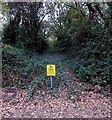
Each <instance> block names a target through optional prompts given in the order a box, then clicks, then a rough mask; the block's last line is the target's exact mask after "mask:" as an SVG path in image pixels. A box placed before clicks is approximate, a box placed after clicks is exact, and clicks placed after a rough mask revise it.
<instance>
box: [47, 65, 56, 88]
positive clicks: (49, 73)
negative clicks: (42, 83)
mask: <svg viewBox="0 0 112 120" xmlns="http://www.w3.org/2000/svg"><path fill="white" fill-rule="evenodd" d="M47 76H49V77H50V87H51V89H52V88H53V76H56V67H55V65H47Z"/></svg>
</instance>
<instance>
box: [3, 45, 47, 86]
mask: <svg viewBox="0 0 112 120" xmlns="http://www.w3.org/2000/svg"><path fill="white" fill-rule="evenodd" d="M2 57H3V84H2V85H3V87H6V86H9V85H11V84H12V85H16V86H17V85H18V87H20V86H21V85H23V86H24V87H25V86H27V87H28V85H27V84H28V83H29V84H30V83H31V81H32V80H33V79H34V78H33V77H34V76H35V74H36V75H39V74H40V73H41V72H43V70H44V69H45V66H43V64H41V63H40V62H39V61H37V60H36V59H35V58H33V54H32V52H29V51H24V50H22V49H18V48H15V47H12V46H10V45H7V44H3V49H2ZM37 57H38V56H37ZM25 83H26V84H25Z"/></svg>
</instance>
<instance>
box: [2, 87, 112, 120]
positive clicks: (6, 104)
mask: <svg viewBox="0 0 112 120" xmlns="http://www.w3.org/2000/svg"><path fill="white" fill-rule="evenodd" d="M38 92H39V91H38ZM0 93H1V94H2V99H1V101H0V102H1V105H2V106H1V107H2V116H1V117H3V118H107V119H109V118H110V117H111V114H110V112H111V98H106V97H104V96H103V95H101V94H99V93H93V92H90V91H88V92H87V91H82V93H81V94H80V96H78V95H72V96H71V100H67V99H66V98H67V89H64V90H62V91H59V92H57V93H55V95H57V96H58V97H59V98H58V99H55V98H54V97H53V96H50V95H49V94H46V92H43V93H42V94H44V95H45V96H47V98H44V99H42V100H40V97H39V96H36V95H35V96H34V100H33V101H31V100H29V99H28V94H27V93H26V92H24V91H21V90H17V89H15V88H10V89H1V91H0Z"/></svg>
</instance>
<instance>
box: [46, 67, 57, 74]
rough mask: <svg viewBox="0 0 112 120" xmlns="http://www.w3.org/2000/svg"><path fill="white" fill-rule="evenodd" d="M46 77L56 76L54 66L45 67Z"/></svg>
mask: <svg viewBox="0 0 112 120" xmlns="http://www.w3.org/2000/svg"><path fill="white" fill-rule="evenodd" d="M47 76H56V67H55V65H47Z"/></svg>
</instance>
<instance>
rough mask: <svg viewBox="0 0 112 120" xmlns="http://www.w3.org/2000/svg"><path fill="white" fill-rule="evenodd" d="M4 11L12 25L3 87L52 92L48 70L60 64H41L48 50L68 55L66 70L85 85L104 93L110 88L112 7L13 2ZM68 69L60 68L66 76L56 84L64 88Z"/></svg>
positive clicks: (7, 34) (5, 49)
mask: <svg viewBox="0 0 112 120" xmlns="http://www.w3.org/2000/svg"><path fill="white" fill-rule="evenodd" d="M1 5H2V14H3V15H4V16H5V19H6V21H7V22H6V24H4V28H3V37H2V41H3V87H6V86H17V87H21V88H28V87H32V84H33V85H34V87H35V85H36V87H39V88H43V89H44V88H46V89H47V87H46V86H49V80H48V79H47V77H46V65H47V64H56V66H59V65H58V64H60V62H59V63H58V62H56V63H55V62H53V63H52V62H51V61H47V60H46V59H45V58H43V60H42V59H39V57H40V54H42V53H44V52H46V51H47V50H48V51H47V52H48V53H50V54H51V52H52V54H53V53H54V52H60V53H61V54H65V55H66V57H68V59H66V61H65V62H64V61H63V62H64V64H65V65H68V66H69V67H70V68H71V69H72V70H73V72H75V73H76V75H75V76H76V77H77V78H78V79H80V80H81V81H85V82H90V83H91V84H93V85H100V86H103V87H105V86H107V85H109V84H110V82H111V79H112V2H108V3H87V2H85V3H77V2H73V3H55V2H52V3H42V2H38V3H27V2H22V3H15V2H11V3H10V2H8V3H1ZM45 17H46V18H45ZM48 47H50V48H49V49H48ZM38 53H39V54H38ZM46 57H47V56H46ZM63 69H64V68H63V67H62V68H59V71H60V73H57V77H56V78H55V79H57V81H56V83H55V86H56V87H58V88H59V86H61V85H64V84H65V82H66V80H67V79H69V78H67V76H68V74H67V73H65V74H64V73H63V72H64V71H63ZM61 87H62V86H61Z"/></svg>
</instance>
